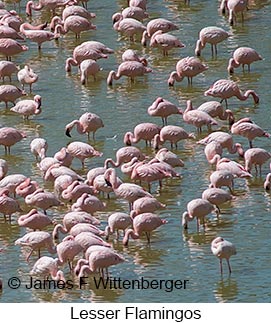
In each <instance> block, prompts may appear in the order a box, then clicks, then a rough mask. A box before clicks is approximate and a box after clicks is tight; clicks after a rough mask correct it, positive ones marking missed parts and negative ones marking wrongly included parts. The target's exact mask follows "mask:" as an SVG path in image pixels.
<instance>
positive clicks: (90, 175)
mask: <svg viewBox="0 0 271 323" xmlns="http://www.w3.org/2000/svg"><path fill="white" fill-rule="evenodd" d="M105 171H106V168H105V167H95V168H91V169H90V170H89V171H88V172H87V178H86V180H85V184H87V185H89V186H93V183H94V179H95V178H96V177H97V176H99V175H103V174H104V172H105Z"/></svg>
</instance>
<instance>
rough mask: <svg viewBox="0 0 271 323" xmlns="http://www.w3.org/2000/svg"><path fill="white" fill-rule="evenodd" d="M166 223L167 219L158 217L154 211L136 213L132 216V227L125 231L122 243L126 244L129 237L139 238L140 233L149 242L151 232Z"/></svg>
mask: <svg viewBox="0 0 271 323" xmlns="http://www.w3.org/2000/svg"><path fill="white" fill-rule="evenodd" d="M167 223H168V221H167V220H165V219H161V218H159V216H157V215H156V214H154V213H141V214H138V215H137V216H136V217H134V218H133V229H128V230H127V231H126V233H125V235H124V237H123V240H122V243H123V245H124V246H128V242H129V237H131V238H133V239H139V238H140V236H141V235H142V233H145V234H146V237H147V241H148V244H149V243H150V237H151V232H152V231H154V230H155V229H157V228H159V227H160V226H161V225H164V224H167Z"/></svg>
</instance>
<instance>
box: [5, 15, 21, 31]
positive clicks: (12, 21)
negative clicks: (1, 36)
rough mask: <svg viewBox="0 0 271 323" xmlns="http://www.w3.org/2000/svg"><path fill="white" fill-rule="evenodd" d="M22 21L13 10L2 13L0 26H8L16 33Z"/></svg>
mask: <svg viewBox="0 0 271 323" xmlns="http://www.w3.org/2000/svg"><path fill="white" fill-rule="evenodd" d="M22 22H23V19H22V18H21V17H20V16H19V15H18V14H17V12H16V11H15V10H10V11H7V12H3V15H1V18H0V24H1V25H4V26H8V27H10V28H13V29H14V30H16V31H17V32H18V31H19V29H20V25H21V24H22Z"/></svg>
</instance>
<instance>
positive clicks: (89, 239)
mask: <svg viewBox="0 0 271 323" xmlns="http://www.w3.org/2000/svg"><path fill="white" fill-rule="evenodd" d="M74 240H75V241H76V242H78V243H79V244H80V245H81V247H82V249H83V251H86V250H87V249H88V248H89V247H90V246H93V245H94V246H96V245H98V246H104V247H111V245H110V244H109V243H107V242H105V241H104V240H103V239H102V238H100V237H98V236H97V235H96V234H93V233H92V232H81V233H79V234H77V235H76V236H75V237H74Z"/></svg>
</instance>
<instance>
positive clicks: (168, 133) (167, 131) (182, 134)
mask: <svg viewBox="0 0 271 323" xmlns="http://www.w3.org/2000/svg"><path fill="white" fill-rule="evenodd" d="M188 138H195V135H194V134H193V133H188V132H186V131H185V130H184V129H183V128H182V127H179V126H172V125H168V126H164V127H163V128H162V129H161V130H160V133H159V134H156V135H155V136H154V138H153V147H154V148H155V149H159V144H163V143H164V142H166V141H169V142H170V144H171V148H173V146H175V148H176V149H177V148H178V142H179V141H180V140H184V139H188Z"/></svg>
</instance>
